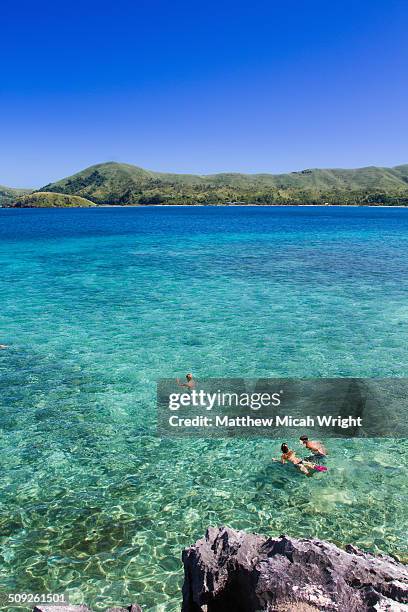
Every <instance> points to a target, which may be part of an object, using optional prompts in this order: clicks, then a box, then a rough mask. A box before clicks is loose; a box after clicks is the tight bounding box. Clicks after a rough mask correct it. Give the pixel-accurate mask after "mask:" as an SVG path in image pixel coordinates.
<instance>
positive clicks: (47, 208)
mask: <svg viewBox="0 0 408 612" xmlns="http://www.w3.org/2000/svg"><path fill="white" fill-rule="evenodd" d="M251 207H252V208H408V204H407V205H403V204H395V205H392V204H123V205H121V204H97V205H95V206H0V210H73V209H76V210H77V209H81V210H96V209H100V208H251Z"/></svg>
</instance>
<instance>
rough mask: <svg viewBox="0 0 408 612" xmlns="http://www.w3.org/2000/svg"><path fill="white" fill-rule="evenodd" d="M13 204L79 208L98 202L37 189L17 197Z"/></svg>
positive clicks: (18, 205) (19, 206) (28, 206)
mask: <svg viewBox="0 0 408 612" xmlns="http://www.w3.org/2000/svg"><path fill="white" fill-rule="evenodd" d="M12 206H13V207H15V208H73V207H77V208H78V207H89V206H96V204H94V203H93V202H90V201H89V200H86V199H85V198H81V197H79V196H75V195H67V194H64V193H51V192H46V191H45V192H38V191H37V192H35V193H30V194H28V195H23V196H21V197H19V198H17V200H15V201H14V202H13V204H12Z"/></svg>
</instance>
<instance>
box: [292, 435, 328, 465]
mask: <svg viewBox="0 0 408 612" xmlns="http://www.w3.org/2000/svg"><path fill="white" fill-rule="evenodd" d="M299 440H300V442H301V443H302V444H303V446H304V447H305V448H307V449H308V450H310V451H311V452H312V455H311V456H310V457H305V460H306V461H311V460H313V461H316V460H321V459H325V458H326V457H327V455H328V453H327V450H326V449H325V447H324V446H323V444H322V443H321V442H317V441H314V440H309V437H308V436H306V435H303V436H300V438H299Z"/></svg>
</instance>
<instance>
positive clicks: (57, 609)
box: [33, 604, 142, 612]
mask: <svg viewBox="0 0 408 612" xmlns="http://www.w3.org/2000/svg"><path fill="white" fill-rule="evenodd" d="M33 612H92V610H91V609H90V608H88V606H84V605H79V606H71V605H69V604H65V605H61V606H58V605H49V606H48V605H44V606H36V607H35V608H34V609H33ZM106 612H142V608H141V607H140V606H139V605H138V604H132V605H131V606H128V607H127V608H109V609H108V610H106Z"/></svg>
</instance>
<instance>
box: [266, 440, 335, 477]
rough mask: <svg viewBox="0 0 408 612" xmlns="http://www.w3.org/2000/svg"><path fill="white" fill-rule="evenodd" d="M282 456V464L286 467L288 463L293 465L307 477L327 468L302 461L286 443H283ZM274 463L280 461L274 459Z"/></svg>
mask: <svg viewBox="0 0 408 612" xmlns="http://www.w3.org/2000/svg"><path fill="white" fill-rule="evenodd" d="M281 451H282V455H281V458H280V462H281V463H282V464H283V465H284V464H285V463H286V462H288V463H292V464H293V465H294V466H295V467H296V468H297V469H298V470H299V471H300V472H302V474H305V476H311V475H312V473H313V472H312V470H317V471H319V472H321V471H326V470H327V468H324V467H322V466H320V465H316V464H315V463H312V462H310V461H306V460H305V459H301V458H300V457H298V456H297V455H296V453H295V451H294V450H291V449H290V448H289V446H288V445H287V444H286V443H283V444H282V446H281ZM273 461H279V459H273Z"/></svg>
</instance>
